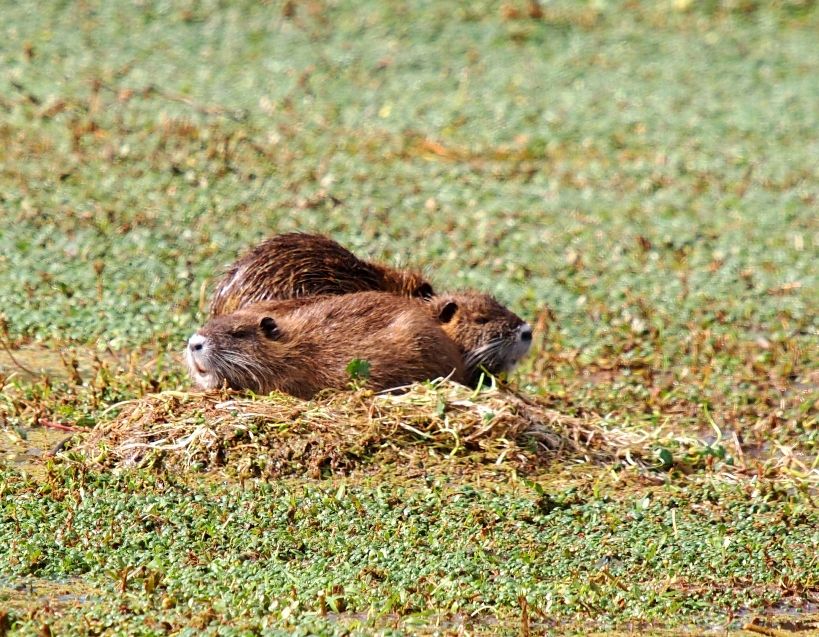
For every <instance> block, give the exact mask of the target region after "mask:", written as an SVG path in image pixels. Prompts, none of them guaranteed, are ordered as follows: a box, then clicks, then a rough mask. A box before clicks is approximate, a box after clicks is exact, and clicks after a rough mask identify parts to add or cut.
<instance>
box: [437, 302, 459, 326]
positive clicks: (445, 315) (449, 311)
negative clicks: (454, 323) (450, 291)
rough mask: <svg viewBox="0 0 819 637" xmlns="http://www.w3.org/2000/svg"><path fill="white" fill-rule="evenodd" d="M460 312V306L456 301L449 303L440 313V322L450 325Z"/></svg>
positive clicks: (445, 304)
mask: <svg viewBox="0 0 819 637" xmlns="http://www.w3.org/2000/svg"><path fill="white" fill-rule="evenodd" d="M457 311H458V304H457V303H456V302H455V301H447V302H446V303H444V306H443V307H442V308H441V311H440V312H438V320H439V321H441V323H449V322H450V321H451V320H452V318H453V317H454V316H455V313H456V312H457Z"/></svg>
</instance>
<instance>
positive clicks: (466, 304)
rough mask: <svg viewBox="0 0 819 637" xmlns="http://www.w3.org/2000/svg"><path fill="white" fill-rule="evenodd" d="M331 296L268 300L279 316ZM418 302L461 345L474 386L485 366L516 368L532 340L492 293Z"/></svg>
mask: <svg viewBox="0 0 819 637" xmlns="http://www.w3.org/2000/svg"><path fill="white" fill-rule="evenodd" d="M330 298H333V297H331V296H306V297H299V298H295V299H283V300H278V301H268V302H266V303H265V307H266V308H267V311H268V312H270V313H271V314H272V315H274V316H275V315H278V314H282V313H287V312H291V311H293V310H294V309H296V308H300V307H304V306H307V305H312V304H314V303H317V302H320V301H324V300H326V299H330ZM407 300H408V301H411V300H410V299H407ZM414 303H415V304H416V305H417V306H418V307H420V308H421V309H422V310H423V311H424V312H425V313H427V314H428V315H429V316H431V317H433V318H434V319H436V320H437V321H438V324H439V326H440V327H441V329H442V330H443V331H444V333H446V335H447V336H449V338H450V339H451V340H452V341H453V342H454V343H455V345H457V346H458V349H459V351H460V352H461V356H462V358H463V361H464V369H465V372H466V374H465V378H466V380H467V382H468V384H470V385H471V386H473V387H474V386H475V385H477V384H478V381H479V380H480V377H481V372H482V369H485V370H486V371H488V372H491V373H492V374H500V373H501V372H510V371H512V370H513V369H514V368H515V366H516V365H517V364H518V362H520V360H521V359H522V358H523V357H524V356H525V355H526V354H527V352H528V351H529V347H530V346H531V344H532V328H531V327H530V326H529V324H528V323H526V322H525V321H524V320H523V319H521V318H520V317H519V316H518V315H517V314H515V313H514V312H512V311H510V310H509V309H507V308H506V307H504V306H503V305H501V304H500V303H499V302H498V301H497V300H496V299H495V298H494V297H492V296H490V295H489V294H483V293H481V292H474V291H466V292H459V293H457V294H443V295H440V296H435V297H433V298H431V299H429V300H428V301H420V300H417V301H414Z"/></svg>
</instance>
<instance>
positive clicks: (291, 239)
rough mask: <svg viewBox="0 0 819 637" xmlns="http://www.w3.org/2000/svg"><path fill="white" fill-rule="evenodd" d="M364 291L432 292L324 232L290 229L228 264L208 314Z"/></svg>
mask: <svg viewBox="0 0 819 637" xmlns="http://www.w3.org/2000/svg"><path fill="white" fill-rule="evenodd" d="M367 290H380V291H382V292H392V293H394V294H397V295H399V296H407V297H416V298H429V297H431V296H432V295H433V290H432V286H431V285H430V284H429V283H428V282H427V281H426V280H424V278H423V276H421V274H419V273H418V272H415V271H413V270H397V269H393V268H389V267H387V266H385V265H381V264H379V263H374V262H369V261H362V260H361V259H359V258H358V257H356V256H355V255H354V254H353V253H352V252H350V251H349V250H347V249H346V248H345V247H344V246H342V245H340V244H338V243H337V242H335V241H333V240H332V239H329V238H328V237H324V236H321V235H315V234H302V233H299V232H291V233H288V234H280V235H277V236H274V237H271V238H270V239H267V240H266V241H263V242H262V243H260V244H259V245H257V246H256V247H255V248H253V249H251V250H250V251H249V252H247V253H246V254H244V255H243V256H242V257H240V258H239V260H238V261H236V262H235V263H234V264H233V265H232V266H231V267H230V269H229V270H228V271H227V272H226V273H225V274H224V276H223V277H222V278H221V280H220V281H219V283H218V284H217V286H216V291H215V292H214V294H213V300H212V302H211V306H210V315H211V316H212V317H213V316H220V315H222V314H230V313H231V312H233V311H235V310H238V309H239V308H242V307H244V306H246V305H250V304H252V303H258V302H260V301H270V300H273V299H291V298H296V297H303V296H315V295H325V294H349V293H352V292H363V291H367Z"/></svg>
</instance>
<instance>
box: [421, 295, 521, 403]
mask: <svg viewBox="0 0 819 637" xmlns="http://www.w3.org/2000/svg"><path fill="white" fill-rule="evenodd" d="M425 305H428V306H429V308H430V310H431V312H432V313H433V315H434V316H436V317H437V318H438V320H439V322H440V324H441V328H442V329H443V330H444V332H446V334H447V335H448V336H449V338H451V339H452V340H453V342H454V343H455V344H456V345H457V346H458V348H459V349H460V351H461V355H462V356H463V359H464V368H465V371H466V379H467V381H468V383H469V384H470V385H472V386H473V387H474V386H475V385H477V384H478V382H479V381H480V378H481V373H482V369H485V370H486V371H488V372H490V373H492V374H500V373H501V372H510V371H512V369H514V367H515V365H517V364H518V362H520V360H521V359H522V358H523V357H524V356H526V354H527V353H528V351H529V347H530V346H531V345H532V328H531V327H530V326H529V324H528V323H526V322H525V321H524V320H523V319H522V318H520V317H519V316H518V315H517V314H515V313H514V312H512V311H511V310H509V309H507V308H506V307H504V306H503V305H501V304H500V303H499V302H498V301H497V300H496V299H495V298H494V297H493V296H490V295H489V294H483V293H481V292H473V291H466V292H459V293H457V294H443V295H440V296H435V297H433V298H432V299H430V300H429V301H428V302H427V303H425Z"/></svg>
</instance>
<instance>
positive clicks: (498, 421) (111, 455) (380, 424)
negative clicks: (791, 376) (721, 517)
mask: <svg viewBox="0 0 819 637" xmlns="http://www.w3.org/2000/svg"><path fill="white" fill-rule="evenodd" d="M715 448H716V447H715V446H714V444H713V443H711V444H710V445H709V444H707V443H705V442H703V441H701V440H699V439H696V438H691V437H683V436H679V435H676V436H675V435H672V434H670V433H667V432H663V431H661V430H660V429H659V428H657V429H653V430H647V429H640V428H637V427H629V428H623V427H618V426H617V425H616V424H615V423H612V422H609V421H608V420H607V419H605V418H603V417H600V416H597V415H594V414H588V415H585V416H583V417H573V416H568V415H565V414H561V413H559V412H557V411H555V410H553V409H550V408H549V407H548V406H547V405H546V404H544V403H543V402H542V401H541V400H539V399H537V398H536V397H533V396H528V395H522V394H519V393H516V392H514V391H513V390H511V389H509V388H508V387H496V388H493V389H489V390H483V391H481V392H477V393H476V392H473V391H472V390H470V389H468V388H466V387H463V386H462V385H458V384H456V383H451V382H447V381H441V382H437V383H427V384H423V385H413V386H411V387H409V388H407V391H406V392H405V393H401V394H395V393H383V394H373V393H372V392H370V391H367V390H358V391H353V392H334V393H327V394H326V395H324V396H319V397H318V398H316V399H315V400H313V401H309V402H305V401H302V400H299V399H297V398H293V397H291V396H287V395H284V394H275V393H274V394H271V395H270V396H257V397H253V396H249V395H248V394H244V393H237V392H231V391H222V392H208V393H199V392H196V393H185V392H163V393H160V394H153V395H149V396H146V397H144V398H142V399H139V400H134V401H128V402H125V403H119V404H117V405H113V406H112V407H110V408H109V409H108V410H107V412H106V413H104V414H103V417H102V420H101V421H100V423H99V424H98V425H97V427H96V428H95V429H94V430H93V431H92V432H90V433H89V434H88V435H87V436H86V438H85V440H83V441H82V442H81V443H80V444H79V446H78V447H76V448H75V449H77V450H79V451H81V452H82V453H83V454H84V455H85V456H87V457H88V458H91V459H92V460H93V461H94V462H96V463H98V464H102V465H104V466H108V467H134V466H165V467H169V468H175V469H176V468H178V469H183V470H184V469H191V468H200V469H203V468H211V467H216V466H227V467H228V468H229V469H230V470H231V471H235V472H236V473H237V474H238V475H239V476H247V477H249V476H254V475H272V476H280V475H301V474H307V475H310V476H314V477H318V476H320V475H321V474H322V473H323V472H324V471H330V472H333V473H336V472H341V473H344V472H347V471H349V470H351V469H352V468H354V467H356V466H358V465H360V464H362V463H366V462H369V461H372V460H373V459H376V458H377V459H379V460H386V459H388V458H390V457H391V456H392V457H393V458H397V459H400V461H401V462H412V461H413V460H419V459H421V460H422V459H423V458H425V457H426V458H429V457H430V456H436V457H438V458H441V457H445V456H461V455H463V456H468V457H469V459H470V461H471V462H475V463H485V464H488V463H493V464H496V465H501V464H508V465H511V466H513V467H514V468H515V469H516V470H518V471H523V472H529V471H531V470H533V469H535V468H536V467H542V466H543V465H544V464H548V463H549V462H551V461H555V460H559V461H561V462H571V461H579V462H595V463H605V464H617V465H632V466H637V467H640V468H647V467H654V468H658V469H671V468H675V469H679V470H681V471H682V472H683V473H693V472H699V471H700V470H706V471H707V472H708V473H710V472H712V470H714V469H716V464H717V462H716V461H715V460H718V461H719V472H720V473H721V474H724V475H725V477H726V478H728V479H731V478H736V479H744V478H747V477H749V476H752V475H753V474H754V473H755V472H756V473H758V471H759V467H760V466H761V465H759V464H757V465H756V467H751V466H749V465H746V463H745V460H744V458H743V457H742V451H741V449H740V448H739V445H738V443H737V444H736V453H733V452H732V454H733V456H734V458H731V461H730V462H726V461H724V458H723V459H722V460H719V458H718V456H715V454H714V449H715ZM720 448H722V449H723V451H724V448H723V447H720ZM780 455H781V457H779V458H777V459H772V458H768V459H766V461H765V464H764V468H765V473H766V474H767V475H766V477H774V474H776V475H778V476H786V475H791V476H792V475H794V471H796V473H797V474H799V475H801V476H802V481H803V482H804V481H805V480H806V481H807V482H808V483H809V484H810V485H816V484H819V471H817V470H816V467H804V466H802V467H801V469H800V467H799V466H796V465H795V464H794V462H795V460H794V457H793V456H792V455H791V456H787V455H786V454H780ZM735 459H736V460H738V462H734V460H735Z"/></svg>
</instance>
